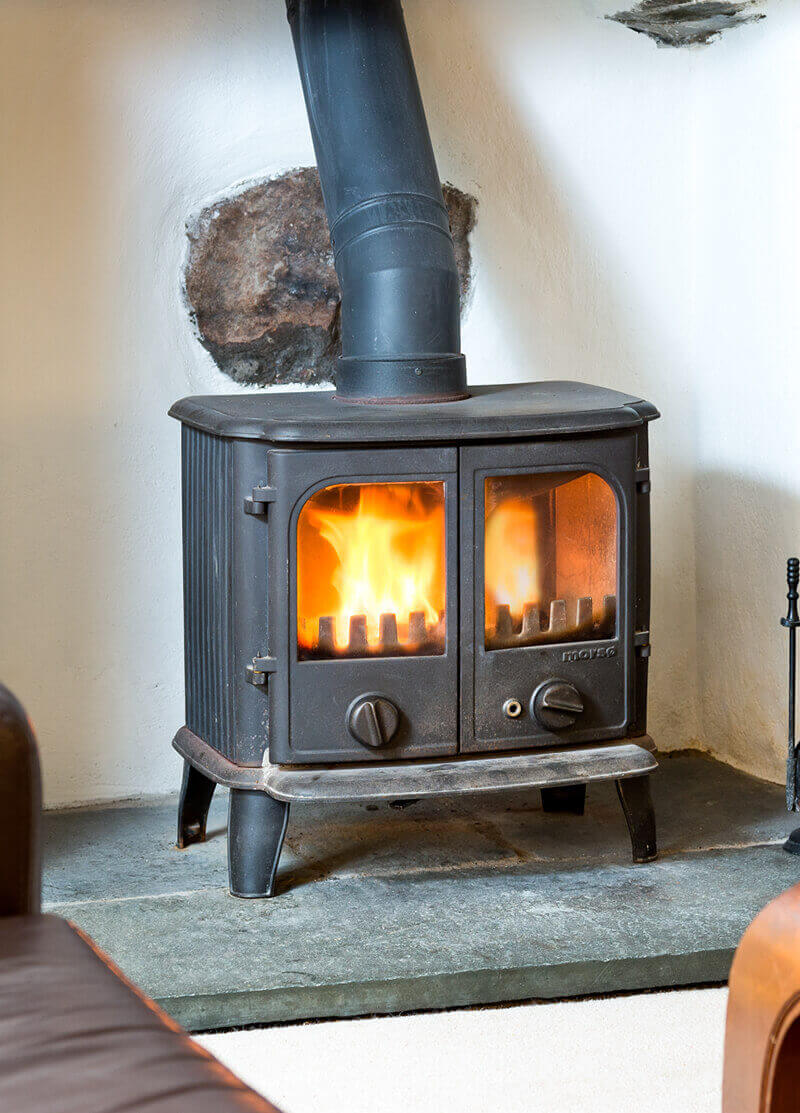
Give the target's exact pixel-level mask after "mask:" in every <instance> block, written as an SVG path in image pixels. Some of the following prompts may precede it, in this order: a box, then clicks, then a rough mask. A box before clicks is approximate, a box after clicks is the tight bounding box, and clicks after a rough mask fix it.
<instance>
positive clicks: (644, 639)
mask: <svg viewBox="0 0 800 1113" xmlns="http://www.w3.org/2000/svg"><path fill="white" fill-rule="evenodd" d="M633 644H634V647H635V649H636V655H637V657H649V656H650V631H649V630H637V631H636V633H635V634H634V635H633Z"/></svg>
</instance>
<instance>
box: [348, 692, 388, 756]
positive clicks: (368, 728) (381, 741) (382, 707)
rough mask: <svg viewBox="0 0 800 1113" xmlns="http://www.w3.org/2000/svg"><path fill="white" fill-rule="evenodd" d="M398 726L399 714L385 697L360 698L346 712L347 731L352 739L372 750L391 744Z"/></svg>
mask: <svg viewBox="0 0 800 1113" xmlns="http://www.w3.org/2000/svg"><path fill="white" fill-rule="evenodd" d="M399 725H400V712H399V711H398V710H397V708H396V707H395V705H394V704H393V703H392V701H391V700H388V699H386V697H385V696H360V697H359V698H358V699H357V700H355V701H354V702H353V703H351V704H350V708H349V710H348V712H347V729H348V730H349V731H350V733H351V734H352V736H353V738H355V739H356V741H358V742H360V743H361V745H362V746H371V747H372V749H377V748H378V747H379V746H385V745H386V743H387V742H391V740H392V738H393V737H394V735H395V734H396V733H397V728H398V726H399Z"/></svg>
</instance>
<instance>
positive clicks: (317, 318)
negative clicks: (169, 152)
mask: <svg viewBox="0 0 800 1113" xmlns="http://www.w3.org/2000/svg"><path fill="white" fill-rule="evenodd" d="M442 189H443V192H444V200H445V204H446V205H447V211H448V215H449V217H450V227H451V229H452V232H453V240H454V243H455V250H456V262H457V264H458V270H459V278H460V282H461V305H462V309H463V307H464V306H466V304H467V302H468V299H469V294H470V289H471V283H472V261H471V254H470V244H469V236H470V233H471V232H472V230H473V228H474V227H475V219H476V210H477V204H478V203H477V201H476V199H475V198H474V197H472V196H470V195H469V194H467V193H463V192H462V191H461V190H458V189H456V188H455V186H452V185H449V184H445V185H444V186H443V187H442ZM186 235H187V237H188V240H189V249H188V253H187V258H186V265H185V269H184V276H183V281H184V293H185V298H186V303H187V306H188V309H189V313H190V316H191V318H192V321H193V323H194V326H195V331H196V334H197V337H198V339H199V340H200V343H201V344H202V345H203V346H204V347H205V348H206V350H207V351H208V352H209V353H210V354H211V356H212V358H213V359H214V362H215V363H216V364H217V366H218V367H219V368H220V370H221V371H223V372H224V373H225V374H226V375H229V376H230V378H232V379H234V380H235V381H236V382H237V383H242V384H247V385H253V386H269V385H273V384H276V383H299V384H304V385H311V384H316V383H325V382H330V381H331V379H332V377H333V372H334V369H335V366H336V359H337V358H338V356H339V353H340V338H339V315H340V295H339V284H338V281H337V278H336V271H335V270H334V267H333V252H332V250H331V245H330V238H329V235H328V224H327V220H326V217H325V208H324V205H323V202H322V191H321V189H320V184H319V176H318V174H317V171H316V168H314V167H309V168H307V169H303V170H294V171H290V172H289V173H286V174H282V175H280V176H279V177H277V178H270V179H266V180H263V181H259V182H256V183H248V185H247V186H246V187H245V188H243V189H242V188H239V189H237V190H236V191H235V192H233V191H231V192H230V193H229V194H228V195H227V196H225V197H222V198H218V199H217V200H215V201H214V202H213V203H211V204H208V205H205V206H204V207H203V208H202V209H201V210H200V211H199V212H198V213H196V214H195V215H194V216H192V217H191V218H190V220H189V221H187V225H186Z"/></svg>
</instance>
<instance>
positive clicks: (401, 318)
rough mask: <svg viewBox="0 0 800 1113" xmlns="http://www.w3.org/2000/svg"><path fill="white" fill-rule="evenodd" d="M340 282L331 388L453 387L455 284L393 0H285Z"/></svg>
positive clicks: (397, 390) (401, 391)
mask: <svg viewBox="0 0 800 1113" xmlns="http://www.w3.org/2000/svg"><path fill="white" fill-rule="evenodd" d="M287 13H288V16H289V22H290V24H291V28H292V35H293V37H294V45H295V51H296V53H297V62H298V65H299V67H300V77H301V80H302V83H303V92H304V95H305V99H306V108H307V109H308V117H309V120H310V123H311V134H312V138H313V141H314V150H315V152H316V155H317V165H318V167H319V176H320V180H321V182H322V193H323V197H324V199H325V209H326V212H327V215H328V224H329V226H330V231H331V241H332V243H333V248H334V256H335V260H336V273H337V274H338V276H339V285H340V287H341V291H342V357H341V359H340V361H339V366H338V371H337V375H336V393H337V397H339V398H341V399H343V400H346V401H351V402H389V401H400V402H422V401H445V400H451V399H455V398H463V397H466V365H465V361H464V356H463V355H462V354H461V352H460V348H461V329H460V320H459V284H458V271H457V269H456V260H455V254H454V251H453V240H452V236H451V235H450V227H449V223H448V219H447V210H446V209H445V206H444V201H443V199H442V189H441V185H440V182H439V175H438V172H437V170H436V161H435V159H434V156H433V148H432V147H431V140H430V135H429V134H428V126H427V123H426V120H425V112H424V110H423V107H422V99H421V97H420V92H419V86H418V85H417V77H416V73H415V71H414V62H413V59H412V57H411V48H410V46H409V42H408V36H407V34H406V27H405V22H404V19H403V11H402V8H401V6H400V3H399V0H287Z"/></svg>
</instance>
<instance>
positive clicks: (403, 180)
mask: <svg viewBox="0 0 800 1113" xmlns="http://www.w3.org/2000/svg"><path fill="white" fill-rule="evenodd" d="M289 17H290V22H291V23H292V29H293V32H294V37H295V46H296V49H297V55H298V60H299V63H300V72H301V77H302V80H303V87H304V92H305V96H306V102H307V105H308V109H309V117H310V119H311V125H312V134H313V137H314V142H315V147H316V151H317V158H318V163H319V168H320V177H321V180H322V185H323V193H324V196H325V202H326V208H327V212H328V217H329V220H330V224H331V236H332V242H333V244H334V250H335V255H336V266H337V272H338V274H339V279H340V283H341V286H342V349H343V355H342V359H341V361H340V366H339V373H338V376H337V383H336V392H335V393H334V392H333V391H326V392H303V393H295V394H266V395H265V394H247V395H234V396H213V397H194V398H186V399H184V400H183V401H181V402H178V403H177V404H176V405H175V406H173V408H172V410H171V411H170V412H171V414H172V416H174V417H176V418H178V419H179V420H180V421H181V423H182V425H183V524H184V605H185V663H186V707H187V711H186V725H185V726H184V727H183V728H181V730H179V731H178V734H177V736H176V738H175V740H174V745H175V748H176V749H177V750H178V752H179V753H180V754H181V755H182V756H183V758H184V761H185V772H184V781H183V789H182V793H181V802H180V814H179V823H178V842H179V845H181V846H186V845H188V844H189V843H191V842H194V841H198V840H200V839H202V838H204V837H205V822H206V815H207V812H208V807H209V804H210V801H211V796H212V793H213V791H214V786H215V785H216V784H224V785H227V786H229V787H230V789H231V792H230V817H229V828H228V847H229V854H228V859H229V867H230V887H231V891H232V893H234V894H235V895H237V896H270V895H272V893H273V891H274V884H275V872H276V868H277V863H278V857H279V854H280V849H281V845H282V842H283V837H284V834H285V831H286V825H287V822H288V815H289V806H290V804H291V803H292V802H308V803H315V804H317V805H319V806H322V805H323V804H324V803H325V802H326V801H332V800H341V799H356V800H376V799H377V800H398V799H419V798H421V797H425V796H432V795H443V794H447V793H460V792H464V793H466V792H473V793H476V792H486V791H499V790H502V789H508V788H520V787H528V788H530V789H531V790H533V789H539V790H540V791H541V794H542V801H543V805H544V807H545V808H546V809H548V810H552V811H558V810H570V811H578V812H582V810H583V802H584V796H585V791H586V785H587V784H588V783H590V782H594V781H602V780H613V781H615V782H616V785H617V788H618V791H619V795H620V800H621V802H622V806H623V810H624V813H625V817H626V819H627V822H628V827H629V830H630V834H631V839H632V843H633V854H634V860H635V861H648V860H650V859H652V858H653V857H655V854H656V842H655V824H654V819H653V811H652V804H651V801H650V793H649V780H648V778H649V773H650V772H651V771H652V770H653V769H655V768H656V763H655V761H654V759H653V757H652V753H651V751H652V744H651V742H650V739H649V738H648V736H647V734H646V702H647V665H648V661H647V658H648V654H649V648H650V646H649V608H650V517H649V491H650V476H649V470H648V454H647V427H648V422H649V421H650V420H651V419H653V418H654V417H657V416H658V415H657V411H656V410H655V408H654V407H653V406H652V405H650V404H649V403H648V402H645V401H642V400H641V399H638V398H635V397H630V396H628V395H625V394H620V393H618V392H616V391H611V390H606V389H602V388H600V387H593V386H586V385H583V384H581V383H575V382H553V383H548V382H540V383H534V384H525V385H507V386H487V387H473V388H471V389H470V388H468V387H467V385H466V372H465V364H464V357H463V355H461V354H460V351H459V348H460V335H459V313H458V279H457V272H456V268H455V259H454V256H453V247H452V240H451V238H450V233H449V228H448V226H447V217H446V211H445V209H444V205H443V202H442V197H441V188H440V186H439V178H438V174H437V172H436V166H435V162H434V159H433V152H432V150H431V147H430V140H429V137H428V132H427V127H426V124H425V118H424V114H423V111H422V105H421V101H420V98H419V90H418V88H417V84H416V77H415V74H414V70H413V64H412V61H411V55H410V50H409V47H408V41H407V38H406V35H405V28H404V25H403V17H402V12H401V9H400V5H399V3H397V2H395V0H388V2H387V0H380V2H378V0H300V2H299V3H290V4H289Z"/></svg>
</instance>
